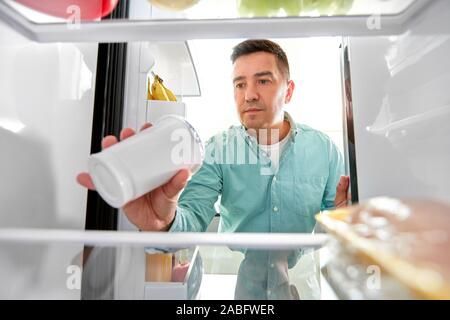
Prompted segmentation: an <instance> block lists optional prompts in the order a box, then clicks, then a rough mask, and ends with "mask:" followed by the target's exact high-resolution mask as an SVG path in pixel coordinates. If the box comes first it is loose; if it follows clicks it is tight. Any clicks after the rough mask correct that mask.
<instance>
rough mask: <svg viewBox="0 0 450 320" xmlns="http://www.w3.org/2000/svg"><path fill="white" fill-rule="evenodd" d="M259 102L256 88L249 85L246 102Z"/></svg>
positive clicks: (246, 91)
mask: <svg viewBox="0 0 450 320" xmlns="http://www.w3.org/2000/svg"><path fill="white" fill-rule="evenodd" d="M258 100H259V94H258V92H257V91H256V88H255V87H254V86H253V85H247V87H246V90H245V101H247V102H250V101H258Z"/></svg>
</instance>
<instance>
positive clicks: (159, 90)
mask: <svg viewBox="0 0 450 320" xmlns="http://www.w3.org/2000/svg"><path fill="white" fill-rule="evenodd" d="M151 95H152V98H153V99H154V100H164V101H177V98H176V97H175V95H174V94H173V93H172V91H170V90H169V89H167V88H166V87H165V86H164V85H163V80H162V79H161V78H160V77H159V76H158V75H154V77H153V84H152V92H151Z"/></svg>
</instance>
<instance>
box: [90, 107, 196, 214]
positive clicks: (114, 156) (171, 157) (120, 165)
mask: <svg viewBox="0 0 450 320" xmlns="http://www.w3.org/2000/svg"><path fill="white" fill-rule="evenodd" d="M203 156H204V151H203V145H202V143H201V140H200V137H199V136H198V134H197V132H196V131H195V129H194V128H193V127H192V126H191V125H190V124H189V123H188V122H187V121H186V120H185V119H184V118H182V117H180V116H175V115H167V116H163V117H161V118H160V119H158V121H157V122H156V123H155V124H154V125H153V126H152V127H151V128H147V129H145V130H143V131H141V132H139V133H137V134H136V135H134V136H132V137H130V138H128V139H125V140H123V141H121V142H119V143H117V144H115V145H113V146H111V147H109V148H106V149H104V150H103V151H102V152H99V153H96V154H93V155H91V157H90V158H89V163H88V170H89V174H90V175H91V177H92V180H93V182H94V185H95V187H96V189H97V191H98V193H99V194H100V196H101V197H102V198H103V199H104V200H105V201H106V202H107V203H108V204H109V205H111V206H112V207H115V208H120V207H123V206H124V205H125V204H126V203H128V202H129V201H131V200H134V199H136V198H139V197H140V196H142V195H144V194H146V193H148V192H150V191H151V190H153V189H155V188H157V187H159V186H161V185H163V184H164V183H166V182H168V181H169V180H170V179H171V178H172V177H173V176H174V175H175V174H176V173H177V172H178V171H179V170H180V169H183V168H186V169H190V170H191V172H192V173H195V172H196V171H197V170H198V169H199V168H200V166H201V164H202V161H203Z"/></svg>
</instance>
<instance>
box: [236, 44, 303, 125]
mask: <svg viewBox="0 0 450 320" xmlns="http://www.w3.org/2000/svg"><path fill="white" fill-rule="evenodd" d="M233 67H234V68H233V85H234V101H235V102H236V107H237V111H238V114H239V118H240V121H241V123H242V124H243V125H244V126H245V127H246V128H248V129H249V128H252V129H261V128H271V127H273V126H274V125H275V124H278V123H280V122H282V121H283V118H284V115H283V106H284V104H285V103H288V102H289V101H290V99H291V96H292V92H293V90H294V83H293V82H292V81H291V80H289V81H288V80H287V79H286V78H285V76H284V75H283V73H282V72H281V71H280V70H279V68H278V66H277V61H276V57H275V56H274V55H273V54H271V53H268V52H255V53H251V54H247V55H243V56H241V57H239V58H237V59H236V61H235V62H234V66H233Z"/></svg>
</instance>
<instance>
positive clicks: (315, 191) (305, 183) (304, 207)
mask: <svg viewBox="0 0 450 320" xmlns="http://www.w3.org/2000/svg"><path fill="white" fill-rule="evenodd" d="M326 182H327V179H326V177H323V176H307V175H300V176H297V177H295V187H294V197H295V201H294V203H295V204H296V210H297V212H298V214H299V215H303V216H307V217H314V215H315V214H316V213H318V212H319V211H320V207H321V204H322V198H323V194H324V192H325V186H326Z"/></svg>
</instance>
